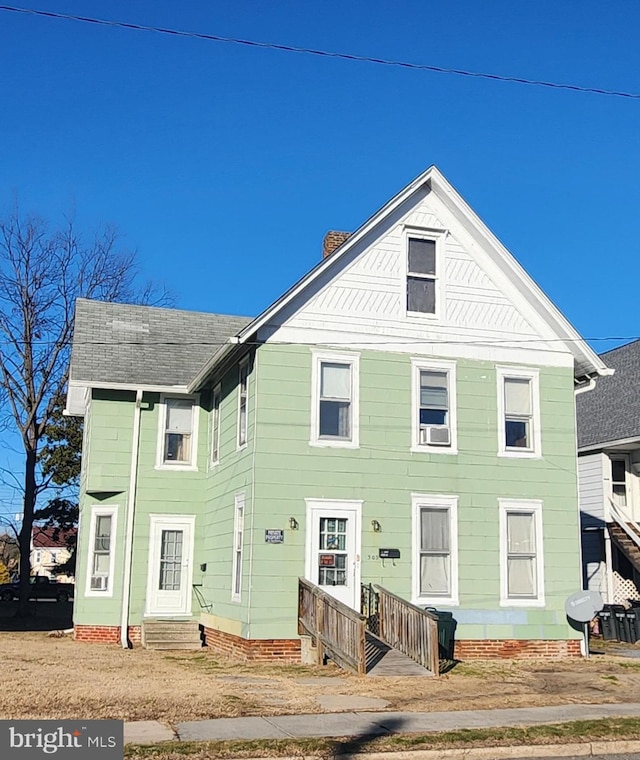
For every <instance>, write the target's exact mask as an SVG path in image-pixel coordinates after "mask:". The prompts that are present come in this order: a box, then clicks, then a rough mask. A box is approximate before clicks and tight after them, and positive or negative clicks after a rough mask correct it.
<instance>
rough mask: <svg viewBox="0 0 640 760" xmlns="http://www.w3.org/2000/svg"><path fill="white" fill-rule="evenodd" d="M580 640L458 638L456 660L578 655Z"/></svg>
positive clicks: (579, 653)
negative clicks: (466, 639)
mask: <svg viewBox="0 0 640 760" xmlns="http://www.w3.org/2000/svg"><path fill="white" fill-rule="evenodd" d="M580 655H581V652H580V641H579V640H577V639H571V640H569V641H551V640H539V639H536V640H532V641H527V640H519V639H477V640H468V641H465V640H464V639H463V640H460V641H456V643H455V653H454V656H455V658H456V660H490V659H494V658H497V657H498V658H499V657H504V658H509V659H526V658H529V659H534V658H540V657H543V658H545V659H549V658H551V659H553V658H555V659H557V658H559V657H580Z"/></svg>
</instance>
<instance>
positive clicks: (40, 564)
mask: <svg viewBox="0 0 640 760" xmlns="http://www.w3.org/2000/svg"><path fill="white" fill-rule="evenodd" d="M75 532H76V531H75V530H73V531H63V530H59V531H54V529H53V528H42V527H40V526H38V525H34V526H33V530H32V532H31V574H32V575H44V576H46V577H47V578H53V577H54V576H55V578H56V579H57V580H59V581H60V582H61V583H73V576H71V575H68V574H66V573H58V572H56V568H58V567H60V566H61V565H64V564H65V563H66V562H67V560H68V559H69V557H70V556H71V551H70V550H69V544H68V539H69V538H70V537H71V536H73V535H75Z"/></svg>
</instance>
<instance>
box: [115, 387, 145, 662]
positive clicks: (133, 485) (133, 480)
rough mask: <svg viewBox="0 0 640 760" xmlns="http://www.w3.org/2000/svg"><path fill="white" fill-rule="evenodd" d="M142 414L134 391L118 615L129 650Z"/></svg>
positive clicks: (138, 393)
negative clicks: (119, 611) (134, 520)
mask: <svg viewBox="0 0 640 760" xmlns="http://www.w3.org/2000/svg"><path fill="white" fill-rule="evenodd" d="M141 413H142V390H141V389H140V388H138V390H137V391H136V406H135V409H134V411H133V433H132V435H131V469H130V470H129V493H128V494H127V524H126V528H125V545H124V572H123V578H122V610H121V615H120V644H121V645H122V648H123V649H130V648H131V645H130V642H129V605H130V603H131V564H132V561H133V518H134V515H135V508H136V490H137V486H138V450H139V448H140V416H141Z"/></svg>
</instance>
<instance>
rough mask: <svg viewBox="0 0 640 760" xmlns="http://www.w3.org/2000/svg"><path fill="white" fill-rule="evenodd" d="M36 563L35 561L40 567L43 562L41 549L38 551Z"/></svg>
mask: <svg viewBox="0 0 640 760" xmlns="http://www.w3.org/2000/svg"><path fill="white" fill-rule="evenodd" d="M34 561H35V563H36V565H39V564H40V563H41V562H42V552H41V551H40V549H37V550H36V555H35V559H34Z"/></svg>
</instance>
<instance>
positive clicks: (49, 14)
mask: <svg viewBox="0 0 640 760" xmlns="http://www.w3.org/2000/svg"><path fill="white" fill-rule="evenodd" d="M0 10H3V11H9V12H11V13H24V14H27V15H31V16H43V17H45V18H55V19H64V20H66V21H80V22H83V23H85V24H96V25H99V26H111V27H117V28H119V29H129V30H133V31H138V32H156V33H157V34H169V35H172V36H174V37H188V38H192V39H197V40H205V41H207V42H226V43H230V44H234V45H244V46H247V47H255V48H263V49H266V50H279V51H281V52H285V53H301V54H305V55H315V56H322V57H324V58H336V59H339V60H343V61H356V62H359V63H375V64H378V65H381V66H395V67H399V68H404V69H412V70H414V71H431V72H435V73H438V74H455V75H457V76H463V77H474V78H477V79H490V80H493V81H498V82H512V83H515V84H527V85H533V86H536V87H548V88H553V89H556V90H570V91H572V92H582V93H590V94H592V95H610V96H613V97H617V98H631V99H635V100H640V93H633V92H625V91H623V90H605V89H602V88H599V87H584V86H581V85H576V84H563V83H560V82H548V81H545V80H541V79H527V78H525V77H515V76H506V75H502V74H490V73H487V72H481V71H467V70H466V69H453V68H446V67H443V66H433V65H429V64H426V63H411V62H410V61H396V60H392V59H387V58H374V57H373V56H365V55H355V54H352V53H337V52H333V51H329V50H318V49H316V48H307V47H298V46H296V45H282V44H279V43H275V42H260V41H258V40H245V39H241V38H239V37H223V36H221V35H217V34H205V33H204V32H187V31H184V30H180V29H169V28H166V27H160V26H146V25H142V24H134V23H128V22H125V21H109V20H107V19H100V18H93V17H90V16H76V15H72V14H69V13H57V12H55V11H42V10H36V9H34V8H18V7H16V6H13V5H0Z"/></svg>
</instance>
